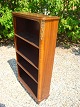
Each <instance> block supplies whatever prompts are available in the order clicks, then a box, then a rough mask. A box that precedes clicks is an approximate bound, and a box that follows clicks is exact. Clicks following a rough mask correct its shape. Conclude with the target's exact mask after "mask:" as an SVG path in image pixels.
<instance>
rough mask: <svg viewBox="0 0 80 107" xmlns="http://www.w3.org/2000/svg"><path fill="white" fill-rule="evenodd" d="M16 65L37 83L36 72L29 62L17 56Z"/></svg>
mask: <svg viewBox="0 0 80 107" xmlns="http://www.w3.org/2000/svg"><path fill="white" fill-rule="evenodd" d="M17 58H18V62H17V63H18V65H19V66H20V67H21V68H22V69H23V70H24V71H25V72H26V73H27V74H28V75H29V76H30V77H31V78H32V79H33V80H34V81H35V82H36V83H38V70H37V69H36V68H34V67H33V66H32V65H31V64H30V63H29V62H27V61H26V60H25V59H24V58H23V57H21V56H20V55H19V54H17Z"/></svg>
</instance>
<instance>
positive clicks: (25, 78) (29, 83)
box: [18, 66, 38, 97]
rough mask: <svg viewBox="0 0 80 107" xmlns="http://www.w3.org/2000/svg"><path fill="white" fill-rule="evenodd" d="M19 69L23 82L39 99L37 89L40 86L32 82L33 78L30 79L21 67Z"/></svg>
mask: <svg viewBox="0 0 80 107" xmlns="http://www.w3.org/2000/svg"><path fill="white" fill-rule="evenodd" d="M18 69H19V76H20V77H21V78H22V80H23V81H24V82H25V83H26V84H27V86H28V87H29V88H30V89H31V90H32V92H33V93H34V95H35V96H36V97H37V87H38V84H37V83H36V82H35V81H33V80H32V78H30V77H29V75H28V74H27V73H26V72H25V71H24V70H23V69H22V68H21V67H20V66H18Z"/></svg>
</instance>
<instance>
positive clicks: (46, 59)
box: [13, 12, 59, 103]
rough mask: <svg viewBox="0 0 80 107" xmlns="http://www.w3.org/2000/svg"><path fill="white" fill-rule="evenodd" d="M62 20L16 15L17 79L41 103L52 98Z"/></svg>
mask: <svg viewBox="0 0 80 107" xmlns="http://www.w3.org/2000/svg"><path fill="white" fill-rule="evenodd" d="M58 21H59V17H57V16H46V15H42V14H33V13H25V12H23V13H22V12H13V23H14V34H15V38H14V40H15V48H16V58H17V65H18V79H19V81H20V82H21V83H22V84H23V86H24V87H25V88H26V89H27V91H28V92H29V93H30V94H31V96H32V97H33V98H34V99H35V100H36V101H37V102H38V103H39V102H40V101H42V100H44V99H46V98H47V97H48V96H49V90H50V82H51V76H52V68H53V62H54V54H55V46H56V38H57V30H58Z"/></svg>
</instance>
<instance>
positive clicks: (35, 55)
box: [16, 37, 39, 68]
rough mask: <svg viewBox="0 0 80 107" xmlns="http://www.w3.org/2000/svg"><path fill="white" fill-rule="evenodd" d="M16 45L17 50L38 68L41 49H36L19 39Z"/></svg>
mask: <svg viewBox="0 0 80 107" xmlns="http://www.w3.org/2000/svg"><path fill="white" fill-rule="evenodd" d="M16 43H17V47H16V48H17V50H18V51H19V52H20V53H22V54H23V55H24V56H25V57H27V58H28V59H29V60H30V61H31V62H32V63H33V64H34V65H35V66H36V67H37V68H38V59H39V49H37V48H34V47H33V46H32V45H30V44H29V43H27V42H25V41H23V40H21V39H20V38H18V37H16Z"/></svg>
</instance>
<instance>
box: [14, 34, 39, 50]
mask: <svg viewBox="0 0 80 107" xmlns="http://www.w3.org/2000/svg"><path fill="white" fill-rule="evenodd" d="M15 36H17V37H19V38H21V39H22V40H24V41H26V42H28V43H29V44H31V45H32V46H34V47H36V48H38V49H39V46H37V45H36V44H34V43H33V42H31V41H29V40H28V39H25V38H23V37H21V36H19V35H18V34H15Z"/></svg>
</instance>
